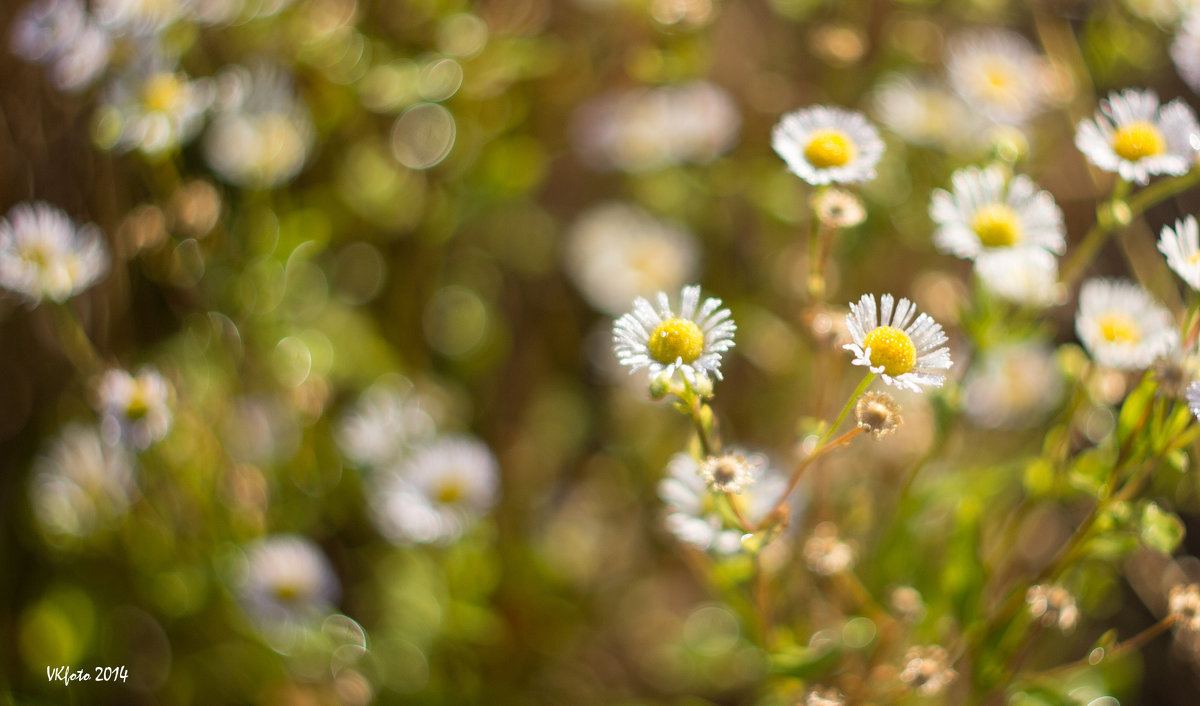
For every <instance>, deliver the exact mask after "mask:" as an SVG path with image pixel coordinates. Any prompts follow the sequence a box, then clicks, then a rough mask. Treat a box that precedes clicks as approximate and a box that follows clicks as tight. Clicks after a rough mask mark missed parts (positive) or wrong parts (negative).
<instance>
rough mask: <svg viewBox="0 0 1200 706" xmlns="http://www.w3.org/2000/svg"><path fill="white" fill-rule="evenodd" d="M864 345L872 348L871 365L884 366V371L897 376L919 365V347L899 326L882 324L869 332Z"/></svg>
mask: <svg viewBox="0 0 1200 706" xmlns="http://www.w3.org/2000/svg"><path fill="white" fill-rule="evenodd" d="M863 346H864V347H866V348H870V349H871V366H872V367H880V366H882V367H883V372H884V373H886V374H888V375H891V376H892V377H896V376H897V375H903V374H905V373H908V372H912V369H913V368H915V367H916V366H917V347H916V346H915V345H913V342H912V339H911V338H909V337H908V334H907V333H904V332H903V331H901V330H900V329H898V328H895V327H892V326H880V327H879V328H876V329H875V330H874V331H871V332H870V333H868V334H867V337H866V339H865V340H863Z"/></svg>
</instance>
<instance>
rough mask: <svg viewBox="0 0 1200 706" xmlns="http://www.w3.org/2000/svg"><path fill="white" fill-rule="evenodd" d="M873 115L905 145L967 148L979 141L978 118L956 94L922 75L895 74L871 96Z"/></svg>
mask: <svg viewBox="0 0 1200 706" xmlns="http://www.w3.org/2000/svg"><path fill="white" fill-rule="evenodd" d="M871 114H872V115H873V116H874V117H875V118H876V119H877V120H878V121H879V122H881V123H883V125H884V126H885V127H887V128H888V129H889V130H891V131H892V132H894V133H896V134H897V135H899V136H900V137H901V138H903V139H904V141H905V142H909V143H912V144H914V145H922V146H925V147H939V148H943V149H949V148H952V147H966V146H967V144H968V143H970V142H971V140H972V139H978V137H979V134H980V131H979V130H972V129H971V128H972V127H977V126H973V125H972V120H973V119H974V118H975V116H974V115H973V114H972V113H971V112H970V111H969V110H967V106H966V105H965V104H964V103H963V102H962V100H961V99H960V98H959V97H958V96H957V95H955V94H953V93H951V92H950V91H949V90H947V89H946V88H944V87H942V86H941V85H940V84H938V83H934V82H933V81H931V80H929V79H926V78H924V77H921V76H919V75H909V74H894V75H891V76H889V77H887V78H885V79H884V80H883V81H882V82H881V83H880V84H879V86H878V88H876V89H875V90H874V92H873V93H872V96H871Z"/></svg>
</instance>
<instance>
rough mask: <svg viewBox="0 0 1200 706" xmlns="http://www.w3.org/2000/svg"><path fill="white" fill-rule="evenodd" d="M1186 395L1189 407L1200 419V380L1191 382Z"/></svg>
mask: <svg viewBox="0 0 1200 706" xmlns="http://www.w3.org/2000/svg"><path fill="white" fill-rule="evenodd" d="M1184 395H1185V396H1186V397H1187V403H1188V409H1190V410H1192V414H1194V415H1196V419H1200V380H1198V381H1196V382H1193V383H1191V384H1189V385H1188V386H1187V390H1186V392H1185V393H1184Z"/></svg>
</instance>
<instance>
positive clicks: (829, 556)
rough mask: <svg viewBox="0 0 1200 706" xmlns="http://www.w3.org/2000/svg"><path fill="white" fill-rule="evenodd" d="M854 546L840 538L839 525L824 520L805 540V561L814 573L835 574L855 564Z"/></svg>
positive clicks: (855, 553)
mask: <svg viewBox="0 0 1200 706" xmlns="http://www.w3.org/2000/svg"><path fill="white" fill-rule="evenodd" d="M856 557H857V552H856V551H855V549H854V546H853V545H851V544H849V543H847V542H843V541H842V540H841V539H839V538H838V531H837V526H836V525H834V524H833V523H832V522H822V523H820V524H818V525H817V526H816V527H814V528H813V533H812V535H811V536H809V538H808V539H807V540H805V542H804V561H805V563H807V564H808V568H809V569H810V570H812V571H813V572H814V573H817V574H820V575H822V576H833V575H834V574H840V573H842V572H843V571H846V570H847V569H849V568H850V567H851V566H854V561H855V559H856Z"/></svg>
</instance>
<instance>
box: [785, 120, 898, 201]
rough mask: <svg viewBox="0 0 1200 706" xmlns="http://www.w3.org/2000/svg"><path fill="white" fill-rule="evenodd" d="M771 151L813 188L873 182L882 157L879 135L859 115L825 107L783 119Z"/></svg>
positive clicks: (881, 144) (789, 169)
mask: <svg viewBox="0 0 1200 706" xmlns="http://www.w3.org/2000/svg"><path fill="white" fill-rule="evenodd" d="M771 147H773V148H775V152H777V153H778V154H779V156H780V157H782V158H783V161H784V162H786V163H787V167H788V171H790V172H791V173H793V174H795V175H796V176H798V177H800V178H801V179H803V180H804V181H807V182H808V183H809V184H812V185H814V186H820V185H822V184H829V183H831V182H836V183H840V184H847V183H852V182H859V181H869V180H871V179H874V178H875V165H876V164H877V163H878V162H879V158H880V157H881V156H883V140H881V139H880V138H879V132H878V131H877V130H876V129H875V127H874V126H872V125H871V123H869V122H867V119H866V118H864V117H863V116H862V114H861V113H858V112H855V111H852V110H845V109H843V108H837V107H830V106H824V105H817V106H813V107H811V108H804V109H802V110H798V111H796V112H794V113H789V114H787V115H785V116H783V118H781V119H780V121H779V122H778V123H777V124H776V125H775V128H774V129H773V130H772V131H771Z"/></svg>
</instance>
